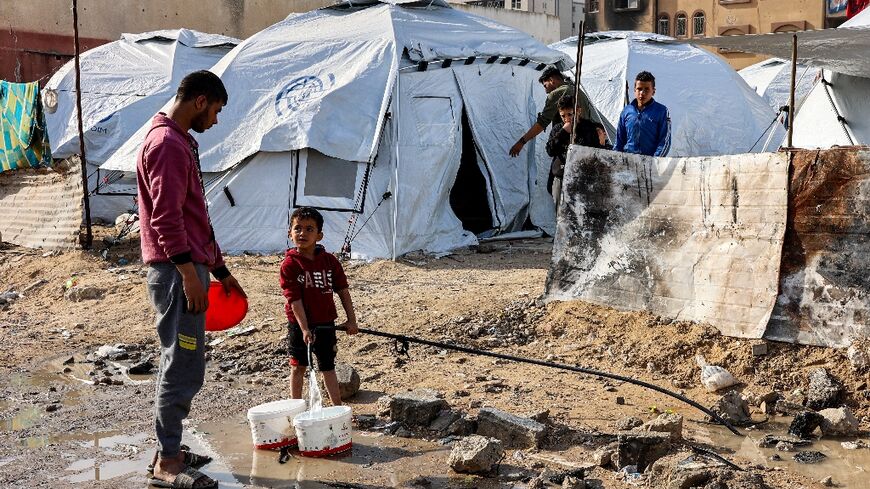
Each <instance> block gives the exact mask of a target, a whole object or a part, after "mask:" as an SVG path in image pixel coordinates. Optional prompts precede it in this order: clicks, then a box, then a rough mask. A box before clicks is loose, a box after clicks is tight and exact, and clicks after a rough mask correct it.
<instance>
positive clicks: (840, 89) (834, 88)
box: [794, 9, 870, 148]
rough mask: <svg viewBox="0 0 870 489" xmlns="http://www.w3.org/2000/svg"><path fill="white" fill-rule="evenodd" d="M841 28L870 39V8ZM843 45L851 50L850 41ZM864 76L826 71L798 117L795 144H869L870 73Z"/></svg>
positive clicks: (821, 145)
mask: <svg viewBox="0 0 870 489" xmlns="http://www.w3.org/2000/svg"><path fill="white" fill-rule="evenodd" d="M839 29H846V30H852V31H856V32H861V31H863V32H865V33H867V37H868V39H870V9H866V10H864V11H862V12H861V13H859V14H858V15H856V16H855V17H853V18H851V19H850V20H848V21H846V22H845V23H844V24H843V25H841V26H840V27H839ZM840 48H841V49H844V50H846V49H850V48H849V47H848V44H846V45H842V46H841V47H840ZM798 49H800V48H798ZM866 54H867V53H866V51H865V52H864V53H863V55H864V56H865V57H866ZM862 75H863V76H854V75H851V74H845V73H841V72H838V71H831V70H827V69H826V70H823V72H822V76H821V79H820V80H819V82H818V83H816V84H815V86H814V87H813V89H812V91H810V93H809V95H807V97H806V100H805V101H804V103H803V105H802V106H801V110H800V111H799V112H798V113H797V115H796V117H795V121H794V146H796V147H798V148H830V147H832V146H853V145H867V144H870V117H868V114H870V78H868V76H870V72H868V73H862Z"/></svg>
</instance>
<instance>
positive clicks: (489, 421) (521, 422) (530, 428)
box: [477, 408, 547, 448]
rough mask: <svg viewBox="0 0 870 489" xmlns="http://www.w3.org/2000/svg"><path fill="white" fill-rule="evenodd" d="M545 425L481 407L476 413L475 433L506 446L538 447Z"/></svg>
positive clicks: (545, 429)
mask: <svg viewBox="0 0 870 489" xmlns="http://www.w3.org/2000/svg"><path fill="white" fill-rule="evenodd" d="M546 431H547V427H546V426H545V425H543V424H541V423H538V422H537V421H535V420H533V419H530V418H522V417H520V416H515V415H513V414H510V413H506V412H504V411H502V410H499V409H495V408H483V409H481V410H480V412H479V413H478V414H477V434H478V435H482V436H491V437H494V438H498V439H499V440H501V441H502V442H503V443H504V445H505V447H506V448H539V447H540V446H541V442H542V441H543V440H544V435H545V433H546Z"/></svg>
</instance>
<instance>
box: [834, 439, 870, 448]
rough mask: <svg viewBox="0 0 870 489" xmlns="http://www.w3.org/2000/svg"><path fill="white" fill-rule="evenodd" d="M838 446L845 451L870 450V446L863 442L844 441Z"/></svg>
mask: <svg viewBox="0 0 870 489" xmlns="http://www.w3.org/2000/svg"><path fill="white" fill-rule="evenodd" d="M840 446H842V447H843V448H845V449H846V450H857V449H859V448H870V444H868V443H867V442H865V441H864V440H858V441H844V442H842V443H840Z"/></svg>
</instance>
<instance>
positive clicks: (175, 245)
mask: <svg viewBox="0 0 870 489" xmlns="http://www.w3.org/2000/svg"><path fill="white" fill-rule="evenodd" d="M197 147H198V145H197V144H196V140H194V139H193V137H192V136H191V135H190V134H188V133H187V132H186V131H184V130H182V129H181V127H179V126H178V124H176V123H175V121H173V120H172V119H170V118H169V117H167V116H166V114H164V113H162V112H161V113H159V114H157V115H156V116H154V119H153V120H152V122H151V130H150V132H149V133H148V135H147V136H146V137H145V143H144V144H143V145H142V149H141V150H140V151H139V157H138V159H137V161H136V180H137V182H138V184H139V192H138V193H139V219H140V228H141V231H140V236H141V238H140V241H141V245H142V261H144V262H145V263H158V262H169V261H171V262H172V263H175V264H177V265H180V264H183V263H188V262H194V263H201V264H204V265H207V266H208V267H209V268H210V269H211V270H212V273H213V274H214V275H215V276H216V277H218V278H223V277H225V276H227V275H229V272H228V271H227V269H226V267H225V266H224V260H223V258H222V257H221V251H220V248H219V247H218V244H217V242H216V241H215V240H214V236H213V233H212V229H211V224H210V223H209V219H208V210H207V209H206V203H205V196H204V195H203V190H202V183H201V177H200V172H199V167H198V164H197V163H198V162H197V157H196V156H195V154H194V150H195V149H196V148H197Z"/></svg>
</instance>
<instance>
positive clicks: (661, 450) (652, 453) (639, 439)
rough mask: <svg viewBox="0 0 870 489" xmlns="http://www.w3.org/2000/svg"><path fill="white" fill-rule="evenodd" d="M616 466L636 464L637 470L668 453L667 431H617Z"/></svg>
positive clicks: (669, 440) (642, 469) (643, 468)
mask: <svg viewBox="0 0 870 489" xmlns="http://www.w3.org/2000/svg"><path fill="white" fill-rule="evenodd" d="M616 439H617V443H618V446H617V452H616V468H617V469H621V468H623V467H626V466H628V465H636V466H637V470H638V471H639V472H643V471H644V470H646V468H647V466H649V465H652V464H653V463H654V462H655V461H656V460H658V459H660V458H662V457H664V456H665V455H667V454H668V450H669V449H670V447H671V443H670V442H671V436H670V434H669V433H656V432H649V433H647V432H640V431H622V432H619V433H617V435H616Z"/></svg>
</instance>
